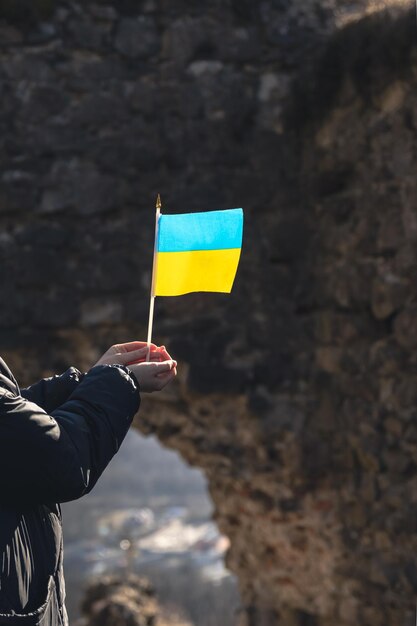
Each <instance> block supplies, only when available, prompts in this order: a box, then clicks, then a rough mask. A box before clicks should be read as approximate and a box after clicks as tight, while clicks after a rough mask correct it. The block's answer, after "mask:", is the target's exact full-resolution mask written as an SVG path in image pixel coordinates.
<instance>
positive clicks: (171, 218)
mask: <svg viewBox="0 0 417 626" xmlns="http://www.w3.org/2000/svg"><path fill="white" fill-rule="evenodd" d="M242 232H243V211H242V209H231V210H227V211H209V212H206V213H186V214H183V215H161V217H160V218H159V229H158V241H157V256H158V259H157V272H156V283H155V295H156V296H181V295H183V294H186V293H190V292H192V291H220V292H223V293H230V292H231V290H232V286H233V281H234V278H235V275H236V271H237V266H238V263H239V258H240V251H241V248H242Z"/></svg>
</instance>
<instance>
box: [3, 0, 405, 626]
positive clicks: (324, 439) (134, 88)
mask: <svg viewBox="0 0 417 626" xmlns="http://www.w3.org/2000/svg"><path fill="white" fill-rule="evenodd" d="M19 4H20V6H21V7H24V6H26V5H25V3H24V2H23V1H21V3H19ZM384 4H385V3H383V2H355V3H349V5H347V3H344V2H340V3H338V2H336V0H334V1H332V0H328V1H327V2H318V1H316V0H309V1H308V2H307V1H305V0H304V2H298V1H295V0H294V1H293V2H286V1H285V0H284V1H282V0H278V1H277V0H265V1H264V2H260V3H253V2H249V1H246V0H240V1H236V2H235V1H234V0H230V1H228V2H220V1H215V0H212V1H210V2H208V3H206V4H205V5H204V6H203V5H202V4H201V3H198V2H185V1H181V0H175V1H173V0H170V1H169V2H168V1H164V0H158V1H157V0H155V1H153V0H148V1H143V2H139V3H133V2H128V1H125V2H121V3H118V4H117V9H116V4H114V5H112V4H110V3H97V4H94V3H90V2H86V3H83V4H77V3H75V2H58V3H56V4H54V3H52V2H39V3H37V2H36V3H32V4H31V9H30V10H29V8H27V15H26V17H27V19H24V17H23V15H24V14H22V12H21V11H20V12H16V11H15V10H12V9H11V8H10V3H5V5H4V7H3V11H4V12H3V14H2V15H3V17H4V18H7V19H4V21H3V22H2V23H1V26H0V50H1V52H0V54H1V56H0V90H1V100H0V102H1V105H0V126H1V130H2V132H1V136H0V163H1V185H0V260H1V268H2V273H1V276H2V280H1V286H2V294H3V302H4V306H3V307H2V312H1V315H0V349H1V353H2V355H3V356H4V357H5V358H6V359H7V360H8V361H9V363H10V364H11V365H12V366H13V367H14V369H15V371H16V373H17V374H18V376H19V377H20V379H21V380H22V382H29V381H30V380H33V378H34V377H37V376H40V375H44V374H48V373H50V372H52V371H57V370H59V369H65V368H66V367H67V365H68V364H70V363H71V364H74V365H77V366H78V367H80V368H81V369H86V368H88V367H89V366H90V365H91V364H92V363H94V359H95V358H96V357H97V356H98V355H99V354H100V351H101V350H104V349H105V348H106V347H108V345H110V344H111V343H114V342H116V341H123V340H130V339H133V338H141V337H143V336H144V335H145V332H146V323H147V311H148V292H149V284H150V272H151V262H152V246H153V225H154V212H153V206H154V203H155V197H156V194H157V193H158V192H160V193H161V194H162V200H163V204H164V207H165V210H166V211H167V212H184V211H189V210H206V209H207V210H208V209H219V208H228V207H234V206H243V207H244V209H245V216H246V222H245V239H244V252H243V256H242V260H241V266H240V269H239V274H238V278H237V281H236V285H235V289H234V291H233V294H232V295H231V296H223V295H221V294H211V295H208V294H192V295H189V296H184V297H182V298H173V299H171V298H161V299H158V300H157V303H156V316H155V339H156V340H157V341H160V342H164V343H166V344H167V345H168V346H169V347H170V349H171V350H172V353H173V354H174V355H175V357H176V358H178V360H179V364H180V367H179V371H180V375H179V380H178V382H177V384H175V385H174V386H173V387H172V388H170V389H168V390H167V391H166V392H165V393H164V394H163V395H161V396H158V397H152V398H151V399H145V401H144V403H143V406H142V409H141V412H140V414H139V415H138V417H137V421H136V424H137V426H138V427H139V428H140V429H141V430H142V431H143V432H154V433H156V434H157V435H158V436H159V437H160V439H161V440H162V441H163V442H164V443H165V444H166V445H169V446H171V447H173V448H175V449H177V450H179V451H180V452H181V453H182V454H183V456H184V458H185V459H186V460H187V461H188V462H190V463H192V464H195V465H198V466H200V467H201V468H202V469H204V471H205V473H206V475H207V477H208V480H209V485H210V491H211V495H212V498H213V501H214V504H215V507H216V518H217V522H218V524H219V526H220V528H221V530H222V531H223V532H225V533H226V534H227V535H228V536H229V537H230V539H231V549H230V552H229V555H228V565H229V566H230V568H231V569H232V570H233V571H234V572H235V573H236V574H237V575H238V576H239V580H240V587H241V591H242V598H243V602H244V613H243V614H242V623H244V624H247V625H248V626H275V625H278V624H279V625H283V626H314V625H317V626H330V624H331V625H332V626H333V624H335V623H338V624H341V626H353V625H354V624H355V625H359V624H361V625H363V626H385V625H390V626H394V625H397V624H398V625H399V624H401V625H404V626H411V624H414V604H415V603H414V598H415V593H416V592H417V566H416V562H415V551H416V522H417V508H416V497H415V493H416V489H415V486H416V485H415V483H416V478H415V469H416V462H415V458H416V450H417V430H416V426H415V417H416V409H415V406H416V388H417V386H416V383H417V361H416V357H415V355H414V351H415V347H416V346H417V325H416V322H415V317H416V316H415V313H416V309H417V305H416V287H415V285H416V284H417V281H416V279H417V256H416V254H417V253H416V249H417V248H416V238H417V209H416V202H415V200H416V192H417V188H416V183H415V172H414V169H415V168H414V163H413V158H414V154H415V152H416V139H415V136H416V128H417V121H416V114H415V111H416V106H417V101H416V96H415V86H416V79H417V76H416V67H417V62H416V48H415V46H414V41H415V32H414V15H413V14H412V13H411V12H410V11H409V5H407V4H404V6H403V3H402V2H397V3H396V4H395V6H392V7H390V10H389V12H386V11H385V10H384V6H383V5H384ZM0 11H1V9H0Z"/></svg>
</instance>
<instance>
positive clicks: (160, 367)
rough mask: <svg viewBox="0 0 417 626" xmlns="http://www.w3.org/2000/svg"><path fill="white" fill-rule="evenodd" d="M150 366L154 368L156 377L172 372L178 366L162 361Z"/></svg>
mask: <svg viewBox="0 0 417 626" xmlns="http://www.w3.org/2000/svg"><path fill="white" fill-rule="evenodd" d="M150 365H151V366H153V372H154V375H155V376H159V375H160V374H163V373H164V372H170V371H171V370H172V369H173V367H175V365H176V364H175V365H174V361H161V362H159V363H158V362H151V363H150Z"/></svg>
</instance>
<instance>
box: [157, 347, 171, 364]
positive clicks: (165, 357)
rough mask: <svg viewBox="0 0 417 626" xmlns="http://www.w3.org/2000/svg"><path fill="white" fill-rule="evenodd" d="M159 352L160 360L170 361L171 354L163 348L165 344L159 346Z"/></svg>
mask: <svg viewBox="0 0 417 626" xmlns="http://www.w3.org/2000/svg"><path fill="white" fill-rule="evenodd" d="M159 354H160V355H161V356H162V360H164V361H172V356H171V355H170V354H169V352H168V350H167V349H166V348H165V346H161V347H160V348H159Z"/></svg>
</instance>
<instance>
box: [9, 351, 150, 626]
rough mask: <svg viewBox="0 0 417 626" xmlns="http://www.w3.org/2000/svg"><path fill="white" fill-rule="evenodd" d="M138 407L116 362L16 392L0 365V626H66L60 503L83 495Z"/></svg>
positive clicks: (133, 387)
mask: <svg viewBox="0 0 417 626" xmlns="http://www.w3.org/2000/svg"><path fill="white" fill-rule="evenodd" d="M139 403H140V397H139V389H138V383H137V380H136V378H135V377H134V376H133V374H132V373H131V372H130V370H129V369H128V368H126V367H123V366H120V365H111V366H109V365H99V366H97V367H94V368H93V369H91V370H90V371H89V372H88V373H87V374H80V372H79V371H78V370H76V369H75V368H70V369H69V370H68V371H66V372H65V373H64V374H62V375H61V376H54V377H53V378H49V379H45V380H42V381H40V382H39V383H37V384H35V385H33V386H31V387H29V388H28V389H23V390H20V389H19V386H18V384H17V382H16V380H15V378H14V376H13V374H12V373H11V371H10V370H9V368H8V367H7V365H6V364H5V362H4V361H3V360H2V359H0V624H6V625H11V624H13V625H14V624H21V625H22V626H67V624H68V619H67V614H66V610H65V585H64V577H63V569H62V565H63V563H62V559H63V551H62V526H61V509H60V506H59V503H60V502H66V501H68V500H75V499H76V498H79V497H80V496H82V495H84V494H86V493H88V492H89V491H91V489H92V488H93V487H94V485H95V483H96V482H97V480H98V478H99V477H100V475H101V473H102V472H103V470H104V469H105V467H106V466H107V464H108V463H109V461H110V459H111V458H112V457H113V455H114V454H115V453H116V452H117V450H118V449H119V447H120V444H121V442H122V441H123V439H124V437H125V435H126V433H127V431H128V429H129V426H130V424H131V422H132V419H133V416H134V415H135V413H136V412H137V410H138V409H139Z"/></svg>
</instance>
